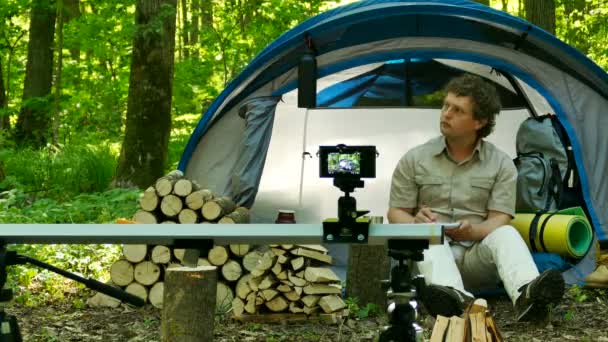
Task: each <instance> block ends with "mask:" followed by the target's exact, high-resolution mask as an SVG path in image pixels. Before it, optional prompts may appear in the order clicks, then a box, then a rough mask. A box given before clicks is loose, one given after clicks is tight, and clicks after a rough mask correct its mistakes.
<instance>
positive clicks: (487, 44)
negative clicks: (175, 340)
mask: <svg viewBox="0 0 608 342" xmlns="http://www.w3.org/2000/svg"><path fill="white" fill-rule="evenodd" d="M309 49H313V50H314V52H315V54H316V63H317V78H318V80H317V89H318V93H317V103H318V104H319V106H318V107H317V108H312V109H306V108H298V107H297V90H295V89H296V87H297V84H298V63H299V61H300V59H301V57H302V55H303V54H305V53H306V52H307V51H309ZM416 62H423V63H419V65H423V66H422V67H421V68H425V67H426V70H427V71H428V70H429V69H433V65H434V66H435V67H437V68H442V69H441V70H444V71H445V70H449V72H456V73H458V72H460V71H462V70H464V71H468V72H474V73H477V74H479V75H482V76H483V77H486V78H487V79H490V80H492V81H493V82H495V83H497V84H501V86H502V87H504V90H503V89H501V93H505V94H507V95H508V94H509V92H511V93H515V94H518V95H519V98H523V99H524V101H523V102H524V103H525V105H524V106H523V107H519V108H517V101H514V102H513V104H514V105H515V108H509V107H508V108H505V110H503V111H502V112H501V114H500V115H499V117H498V121H497V126H496V130H495V132H494V133H493V134H492V135H490V137H489V140H490V141H492V142H494V143H495V144H497V145H498V146H499V147H500V148H502V149H503V150H504V151H506V152H507V153H509V154H511V155H512V156H514V155H515V133H516V131H517V128H518V126H519V124H520V123H521V122H522V121H523V120H524V119H525V118H526V117H529V116H530V115H541V114H545V113H548V112H550V113H555V114H556V115H557V117H558V118H559V120H560V122H561V123H562V124H563V126H564V127H565V129H566V131H567V133H568V136H569V137H570V140H571V141H572V144H573V150H574V155H575V160H576V167H577V169H578V171H579V174H580V178H581V184H582V188H583V196H584V200H585V203H586V206H587V209H588V213H589V218H590V220H591V223H592V225H593V227H594V229H595V231H596V232H597V236H598V238H599V239H600V240H602V241H604V240H607V239H608V182H607V181H606V180H605V174H606V171H605V170H606V169H607V167H608V135H607V134H605V132H604V131H603V129H606V128H608V113H606V110H607V109H606V108H608V75H607V74H606V72H604V71H603V70H602V69H601V68H599V67H598V66H597V65H596V64H594V63H593V62H592V61H590V60H589V59H588V58H587V57H585V56H584V55H583V54H581V53H580V52H579V51H577V50H575V49H574V48H572V47H570V46H568V45H567V44H565V43H563V42H561V41H560V40H559V39H557V38H555V37H554V36H552V35H550V34H548V33H547V32H545V31H543V30H542V29H540V28H538V27H536V26H534V25H532V24H530V23H528V22H526V21H524V20H522V19H519V18H516V17H513V16H510V15H509V14H507V13H504V12H500V11H497V10H494V9H491V8H489V7H486V6H483V5H480V4H477V3H473V2H470V1H464V0H418V1H397V0H367V1H361V2H357V3H353V4H351V5H347V6H343V7H339V8H336V9H334V10H331V11H328V12H325V13H322V14H320V15H317V16H315V17H313V18H311V19H309V20H307V21H305V22H304V23H302V24H300V25H298V26H297V27H295V28H294V29H292V30H290V31H288V32H286V33H285V34H283V35H282V36H281V37H279V38H278V39H277V40H275V41H274V42H273V43H272V44H270V45H269V46H268V47H267V48H266V49H264V50H263V51H262V52H261V53H260V54H259V55H258V56H257V57H255V58H254V59H253V60H252V61H251V63H250V64H249V65H248V66H247V67H246V68H245V69H244V70H243V71H242V72H241V74H240V75H238V77H236V78H235V79H234V80H233V81H232V82H231V83H230V84H229V85H228V86H227V87H226V89H225V90H224V91H223V92H222V93H221V94H220V95H219V96H218V97H217V98H216V99H215V101H214V102H213V103H212V104H211V106H210V107H209V108H208V110H207V111H206V112H205V113H204V114H203V116H202V118H201V120H200V122H199V124H198V125H197V127H196V129H195V130H194V132H193V133H192V136H191V138H190V140H189V142H188V144H187V146H186V148H185V150H184V153H183V155H182V158H181V160H180V163H179V169H180V170H182V171H184V172H185V174H186V175H187V176H188V177H190V178H192V179H195V180H197V181H198V182H199V183H200V184H202V185H204V186H206V187H208V188H210V189H212V190H214V191H216V192H218V193H221V194H224V195H228V196H231V197H233V198H235V199H236V200H237V201H238V202H239V203H240V204H243V205H248V206H253V209H254V210H253V213H254V217H253V218H252V219H253V221H256V222H272V221H274V218H275V216H276V210H277V209H294V210H296V219H297V221H298V222H302V223H306V222H320V221H321V220H322V219H323V218H326V217H335V216H336V214H337V198H338V197H339V196H340V195H341V192H340V191H339V190H338V189H337V188H334V187H333V186H332V184H331V181H329V180H328V179H322V178H319V174H318V167H319V166H318V158H317V157H316V152H317V150H318V146H319V145H335V144H338V143H344V144H347V145H376V146H377V147H378V151H379V153H380V156H379V158H378V159H377V177H376V178H375V179H367V180H365V182H366V186H365V188H364V189H358V190H357V191H356V192H355V194H354V195H355V196H356V198H357V201H358V207H359V208H366V209H370V210H371V214H372V215H377V216H383V215H384V214H385V213H386V209H387V204H388V193H389V187H390V177H391V175H392V171H393V169H394V167H395V165H396V163H397V161H398V160H399V158H400V157H401V156H402V155H403V154H404V153H405V152H406V151H407V150H408V149H409V148H411V147H413V146H415V145H418V144H420V143H423V142H425V141H426V140H428V139H429V138H431V137H433V136H436V135H437V134H439V128H438V124H437V122H438V116H439V110H438V109H436V108H435V109H433V108H431V109H429V108H428V106H425V105H424V104H425V101H427V100H428V101H430V102H432V98H433V93H432V91H433V89H435V88H437V84H433V82H432V80H433V79H434V78H432V77H431V78H429V77H418V78H416V75H420V73H416V72H415V71H411V70H412V68H413V70H417V68H416V67H415V64H416ZM399 63H401V64H402V65H403V66H404V67H403V69H404V70H405V71H404V73H403V74H402V75H400V76H397V77H394V75H395V72H392V71H390V70H389V71H387V69H391V68H392V69H398V68H399V66H397V67H394V66H395V64H399ZM391 64H392V65H391ZM412 65H414V66H413V67H412V68H410V67H409V66H412ZM429 65H430V66H429ZM393 67H394V68H393ZM407 70H410V71H407ZM437 70H439V69H437ZM449 72H447V71H446V74H448V73H449ZM397 74H398V72H397ZM435 74H437V73H435ZM371 78H375V80H373V81H370V79H371ZM429 79H430V81H429ZM418 83H420V84H418ZM417 84H418V85H417ZM399 88H401V89H403V96H401V95H394V94H395V91H397V92H398V91H399ZM503 98H504V97H503ZM370 99H371V100H370ZM391 99H392V100H391ZM429 99H430V100H429ZM378 100H380V101H378ZM383 100H391V101H383ZM418 100H420V101H421V102H420V101H418ZM428 101H427V102H428ZM419 102H420V103H422V105H417V104H418V103H419Z"/></svg>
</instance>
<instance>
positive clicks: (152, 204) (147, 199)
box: [139, 187, 160, 211]
mask: <svg viewBox="0 0 608 342" xmlns="http://www.w3.org/2000/svg"><path fill="white" fill-rule="evenodd" d="M158 202H160V201H159V200H158V195H157V194H156V189H154V188H153V187H149V188H148V189H147V190H146V191H144V193H143V194H142V196H141V198H140V199H139V207H140V208H142V209H143V210H145V211H154V210H155V209H156V207H158Z"/></svg>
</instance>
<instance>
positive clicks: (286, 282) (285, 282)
mask: <svg viewBox="0 0 608 342" xmlns="http://www.w3.org/2000/svg"><path fill="white" fill-rule="evenodd" d="M288 277H289V276H288ZM281 284H285V285H287V286H291V287H293V283H292V282H290V281H289V280H281Z"/></svg>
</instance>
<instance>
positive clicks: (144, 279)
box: [133, 261, 160, 285]
mask: <svg viewBox="0 0 608 342" xmlns="http://www.w3.org/2000/svg"><path fill="white" fill-rule="evenodd" d="M133 276H134V277H135V280H136V281H137V282H138V283H140V284H142V285H152V284H154V283H156V282H157V281H158V280H159V279H160V267H158V265H157V264H155V263H153V262H152V261H142V262H140V263H138V264H137V265H135V269H134V271H133Z"/></svg>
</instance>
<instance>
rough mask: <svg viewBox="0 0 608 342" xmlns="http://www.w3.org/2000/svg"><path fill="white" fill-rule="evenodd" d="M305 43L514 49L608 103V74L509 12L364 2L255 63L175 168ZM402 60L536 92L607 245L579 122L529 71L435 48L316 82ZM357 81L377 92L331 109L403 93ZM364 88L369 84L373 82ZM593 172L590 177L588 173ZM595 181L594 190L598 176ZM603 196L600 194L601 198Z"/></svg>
mask: <svg viewBox="0 0 608 342" xmlns="http://www.w3.org/2000/svg"><path fill="white" fill-rule="evenodd" d="M372 26H373V27H374V28H375V29H374V30H370V29H369V27H372ZM305 36H309V37H310V38H311V39H312V41H313V43H314V47H315V49H316V52H317V55H319V56H323V55H325V54H328V53H330V52H331V51H334V50H339V49H344V48H346V47H353V46H356V45H359V44H362V43H370V42H378V41H382V40H386V39H391V38H399V37H441V38H451V39H460V40H463V41H470V42H475V43H482V44H487V45H488V46H492V45H494V46H497V47H500V48H503V49H504V48H512V49H513V50H516V51H518V52H520V53H522V54H526V55H528V56H531V57H533V58H535V59H536V60H540V61H543V62H546V63H547V64H548V65H551V66H552V67H554V68H556V69H558V70H561V71H563V72H564V73H566V74H568V75H569V76H570V77H572V78H574V79H576V80H578V81H579V82H581V83H582V84H584V85H585V86H587V87H589V88H591V89H592V90H593V91H595V92H596V93H597V94H599V95H600V96H602V97H603V98H608V74H607V73H606V72H604V71H603V70H602V69H601V68H599V67H598V66H597V65H596V64H594V63H593V62H592V61H591V60H589V59H588V58H587V57H586V56H584V55H583V54H582V53H580V52H579V51H577V50H576V49H574V48H572V47H571V46H569V45H567V44H565V43H563V42H561V41H560V40H559V39H557V38H555V37H554V36H552V35H550V34H549V33H547V32H545V31H543V30H542V29H540V28H538V27H536V26H534V25H532V24H530V23H528V22H526V21H525V20H522V19H520V18H516V17H513V16H510V15H509V14H507V13H505V12H501V11H497V10H494V9H491V8H489V7H486V6H484V5H480V4H478V3H474V2H470V1H464V0H421V1H406V0H367V1H360V2H357V3H354V4H351V5H347V6H343V7H340V8H336V9H334V10H331V11H328V12H325V13H322V14H320V15H318V16H315V17H313V18H310V19H309V20H307V21H305V22H303V23H302V24H300V25H298V26H297V27H295V28H294V29H292V30H290V31H288V32H286V33H285V34H283V35H282V36H281V37H279V38H278V39H277V40H275V41H274V42H273V43H272V44H270V45H269V46H268V47H267V48H266V49H264V50H263V51H262V52H261V53H260V54H259V55H258V56H257V57H256V58H254V60H253V61H252V62H251V63H250V64H249V65H248V66H247V67H246V68H245V69H244V70H243V72H242V73H241V74H240V75H239V76H238V77H237V78H235V79H234V80H233V81H232V82H230V84H229V85H228V86H227V87H226V89H225V90H224V91H223V92H222V93H221V94H220V95H219V96H218V97H217V98H216V99H215V101H214V102H213V103H212V104H211V106H210V107H209V109H208V110H207V111H206V112H205V113H204V114H203V117H202V118H201V121H200V122H199V124H198V125H197V127H196V129H195V130H194V132H193V133H192V136H191V137H190V140H189V142H188V144H187V146H186V148H185V150H184V153H183V155H182V159H181V160H180V163H179V166H178V168H179V169H180V170H185V169H186V166H187V165H188V163H189V161H190V159H191V157H192V154H193V152H194V150H195V148H196V146H197V144H198V143H199V141H200V140H201V138H202V136H203V135H204V134H205V132H206V131H207V130H208V129H209V127H210V124H211V123H212V119H213V122H216V121H217V119H220V118H221V117H222V115H223V114H225V113H226V112H228V111H230V110H231V109H232V108H233V107H234V106H235V105H237V104H238V103H240V102H241V101H242V100H243V99H245V98H247V97H248V96H249V95H250V94H252V93H253V92H255V91H256V90H258V89H260V88H261V87H262V86H264V85H265V84H268V83H269V82H270V81H272V80H274V79H275V78H277V77H278V76H280V75H283V74H285V73H286V72H287V71H289V70H292V69H293V68H294V67H296V66H297V63H298V61H299V58H300V56H301V54H302V52H303V51H304V48H305V47H304V41H305V40H304V39H305ZM490 49H491V47H490ZM408 54H409V55H408ZM400 58H427V59H429V58H445V59H460V60H465V61H471V62H479V63H482V64H486V65H491V66H493V67H496V68H498V69H500V70H501V71H506V72H508V73H510V74H511V75H513V76H515V77H517V78H519V79H521V80H523V81H524V82H526V83H527V84H528V85H530V86H531V87H533V88H534V89H535V90H536V91H538V92H539V94H540V95H541V96H543V97H544V98H545V99H546V100H547V101H548V102H549V104H550V105H551V107H552V108H553V109H554V110H555V112H556V114H557V116H558V118H559V119H560V121H561V122H562V123H563V125H564V127H565V129H566V131H567V133H568V135H569V137H570V138H571V140H572V143H573V150H574V155H575V159H576V165H577V167H578V168H579V174H580V176H581V183H582V185H583V187H582V188H583V195H584V198H585V201H586V203H587V206H588V209H589V216H590V220H591V221H592V223H593V226H594V227H596V229H597V233H598V238H599V239H600V240H601V241H604V240H606V239H607V238H608V234H607V232H606V231H608V227H604V229H605V230H606V231H604V230H602V228H601V227H602V225H604V226H605V225H606V222H605V220H606V216H605V214H603V213H601V215H602V220H603V221H601V220H600V218H599V217H598V214H597V213H596V210H600V209H602V208H601V205H600V206H599V208H594V207H593V204H594V203H593V202H592V196H591V194H590V191H591V190H590V189H589V181H588V180H587V177H588V175H590V173H589V172H587V170H585V165H584V162H583V161H584V157H583V156H584V154H583V149H582V148H581V145H580V143H579V139H581V140H583V141H584V137H578V136H577V133H576V131H575V128H574V127H573V126H572V125H573V124H576V125H578V123H576V122H573V121H574V120H575V119H574V118H573V117H572V115H573V114H572V112H571V111H568V112H567V111H566V110H567V109H568V108H564V106H570V107H572V104H570V103H562V102H560V100H561V98H556V96H557V97H559V96H563V94H559V95H555V94H553V92H552V89H550V87H549V85H542V84H540V83H538V82H537V81H536V79H535V78H534V77H532V76H530V75H529V70H525V68H520V67H519V66H517V65H515V64H511V63H509V62H505V61H503V60H501V59H500V57H498V56H494V57H491V56H490V54H485V53H470V52H467V51H464V50H460V49H442V47H441V46H433V47H429V48H428V49H424V48H423V49H417V50H416V51H414V52H412V51H409V50H407V49H406V50H403V51H399V50H386V51H382V52H379V53H375V54H373V55H371V54H368V55H360V56H356V57H354V58H343V59H341V60H337V61H335V62H333V63H329V64H326V65H323V66H321V67H320V68H319V70H318V77H323V76H325V75H329V74H331V73H334V72H336V71H340V70H345V69H348V68H351V67H355V66H359V65H363V64H366V63H372V62H383V61H387V60H391V59H400ZM359 81H361V84H364V83H365V82H373V85H372V86H368V87H364V86H362V85H361V84H360V85H358V86H357V83H351V84H344V85H342V86H343V90H342V92H338V91H336V92H335V93H333V94H329V96H328V98H330V99H331V98H332V96H333V97H334V99H337V101H335V104H334V105H337V106H343V107H348V106H353V105H356V104H357V102H356V101H355V100H354V99H355V98H361V97H367V98H377V97H381V96H380V94H382V93H385V94H388V93H390V91H392V90H394V89H396V87H399V86H400V84H399V81H398V80H394V79H392V78H391V77H385V75H375V76H374V75H370V77H369V78H367V79H361V80H359ZM395 81H396V82H395ZM367 84H368V85H369V83H367ZM296 86H297V84H296V83H295V81H291V82H290V83H288V84H285V85H284V86H283V87H282V88H280V89H278V90H276V91H274V92H273V93H272V94H269V95H272V96H280V95H281V94H283V93H285V92H287V91H290V90H292V89H294V88H295V87H296ZM344 89H346V90H344ZM570 98H571V97H570ZM322 99H323V98H322V97H321V100H322ZM594 109H596V108H594ZM568 115H570V117H569V116H568ZM579 117H580V116H579ZM586 143H587V145H586V148H589V146H590V144H589V141H586ZM597 146H600V145H597ZM598 151H599V150H598ZM587 160H588V158H587ZM592 171H593V170H590V172H592ZM593 172H594V171H593ZM592 175H593V176H594V182H595V184H596V185H597V184H598V178H597V177H598V174H597V172H596V173H594V174H592ZM594 191H595V194H598V192H597V191H596V190H594ZM603 193H604V192H603V191H602V192H601V194H603ZM600 197H601V198H603V197H604V196H603V195H602V196H600ZM595 201H596V203H595V205H596V206H598V205H599V204H598V203H597V199H596V200H595ZM597 227H599V228H597Z"/></svg>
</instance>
